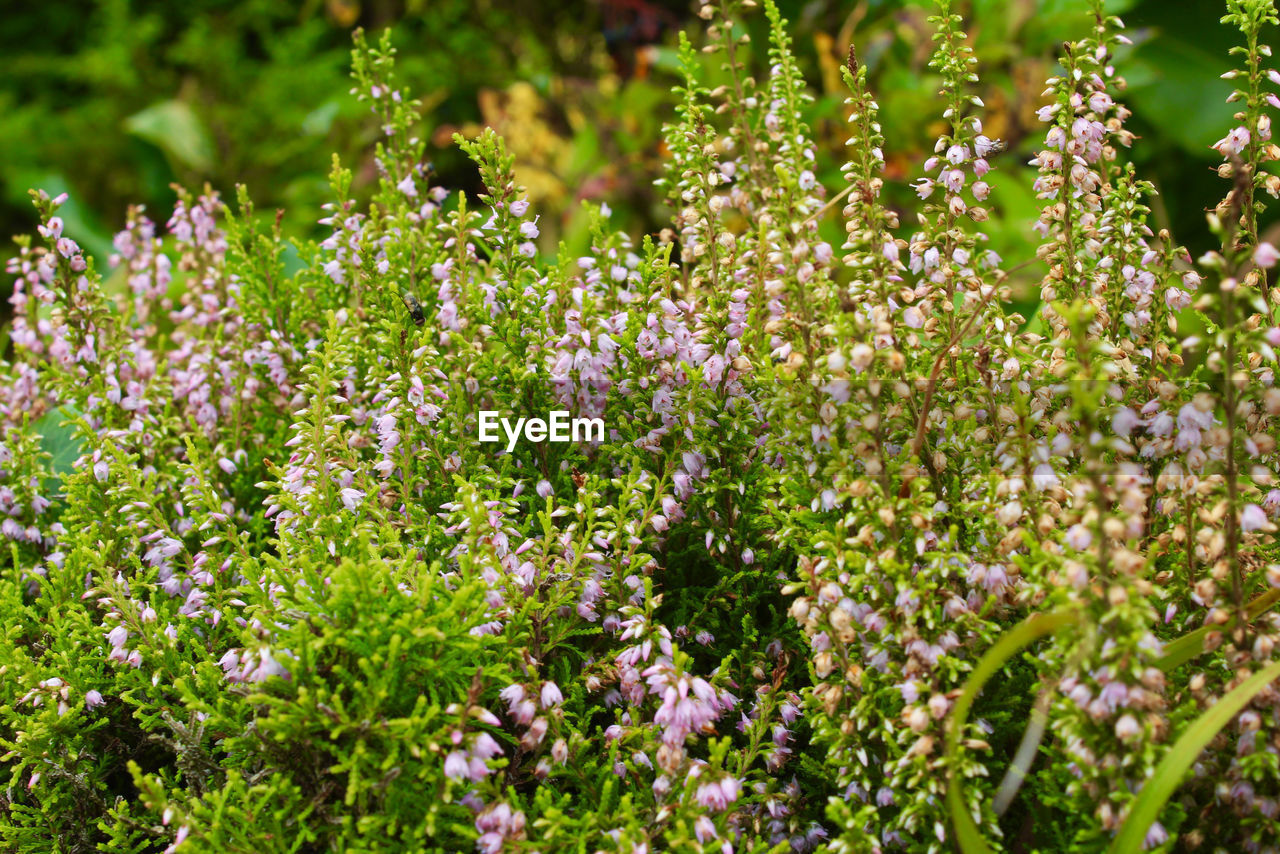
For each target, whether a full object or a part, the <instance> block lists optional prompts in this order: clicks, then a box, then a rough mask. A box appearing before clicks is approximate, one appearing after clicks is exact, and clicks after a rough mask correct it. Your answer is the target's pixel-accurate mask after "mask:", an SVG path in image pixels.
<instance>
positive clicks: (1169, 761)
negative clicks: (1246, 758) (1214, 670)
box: [1108, 661, 1280, 854]
mask: <svg viewBox="0 0 1280 854" xmlns="http://www.w3.org/2000/svg"><path fill="white" fill-rule="evenodd" d="M1277 678H1280V661H1273V662H1272V663H1271V664H1269V665H1267V666H1266V667H1264V668H1263V669H1261V670H1259V671H1258V672H1257V673H1255V674H1253V675H1252V676H1250V677H1249V678H1248V679H1246V680H1244V682H1242V683H1240V685H1238V686H1237V687H1236V688H1235V689H1233V690H1232V691H1230V692H1229V693H1228V694H1227V695H1226V696H1225V697H1223V698H1222V699H1221V700H1219V701H1218V702H1217V703H1215V704H1214V705H1213V707H1212V708H1210V709H1209V710H1208V711H1207V712H1205V713H1204V714H1202V715H1201V716H1200V717H1198V718H1196V719H1195V721H1194V722H1193V723H1192V724H1191V726H1189V727H1187V730H1186V732H1184V733H1183V734H1182V737H1181V738H1179V739H1178V740H1177V742H1175V743H1174V745H1173V747H1171V748H1169V750H1168V752H1167V753H1165V755H1164V759H1162V760H1160V764H1159V765H1157V766H1156V770H1155V772H1154V773H1153V774H1152V775H1151V779H1150V780H1148V781H1147V783H1146V785H1144V786H1143V787H1142V791H1141V792H1140V793H1139V794H1138V797H1137V798H1136V799H1135V800H1134V802H1133V806H1132V808H1131V809H1130V810H1129V817H1128V818H1127V819H1125V822H1124V824H1123V825H1121V826H1120V832H1119V833H1117V834H1116V838H1115V839H1114V840H1112V842H1111V848H1110V849H1108V850H1109V851H1110V852H1111V854H1124V852H1129V851H1141V850H1142V843H1143V840H1144V839H1145V838H1146V835H1147V831H1148V830H1150V829H1151V824H1152V822H1154V821H1155V820H1156V819H1157V818H1159V816H1160V810H1162V809H1163V808H1164V805H1165V802H1167V801H1168V800H1169V798H1171V797H1172V796H1173V793H1174V792H1175V791H1177V789H1178V786H1179V785H1180V784H1181V783H1182V778H1183V777H1184V776H1185V775H1186V773H1187V769H1189V768H1190V767H1191V765H1192V763H1193V762H1195V761H1196V757H1197V756H1199V755H1200V752H1201V751H1202V750H1204V749H1205V747H1206V746H1207V745H1208V744H1209V742H1210V741H1212V740H1213V737H1214V736H1215V735H1217V734H1218V733H1219V732H1220V731H1221V730H1222V728H1223V727H1225V726H1226V725H1227V724H1229V723H1230V722H1231V719H1232V718H1234V717H1235V716H1236V714H1238V713H1239V711H1240V710H1241V709H1243V708H1244V707H1245V706H1246V705H1247V704H1248V703H1249V701H1250V700H1252V699H1253V698H1254V697H1255V696H1257V694H1258V693H1259V692H1260V691H1261V690H1262V689H1263V688H1266V687H1267V686H1268V685H1270V684H1271V683H1272V682H1273V681H1274V680H1275V679H1277Z"/></svg>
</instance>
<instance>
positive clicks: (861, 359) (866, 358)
mask: <svg viewBox="0 0 1280 854" xmlns="http://www.w3.org/2000/svg"><path fill="white" fill-rule="evenodd" d="M873 358H875V351H874V350H872V349H871V348H870V347H869V346H867V345H866V344H854V345H853V350H852V351H851V352H850V359H851V364H852V365H853V369H854V370H855V371H857V372H858V373H862V372H863V371H865V370H866V369H867V366H868V365H870V364H871V360H872V359H873Z"/></svg>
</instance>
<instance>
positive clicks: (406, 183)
mask: <svg viewBox="0 0 1280 854" xmlns="http://www.w3.org/2000/svg"><path fill="white" fill-rule="evenodd" d="M396 189H397V190H399V191H400V192H402V193H404V194H405V195H406V196H408V197H409V198H411V199H412V198H414V197H415V196H417V195H418V188H417V187H416V186H415V185H414V183H413V176H412V175H406V176H405V177H404V180H402V181H401V182H400V183H399V184H396Z"/></svg>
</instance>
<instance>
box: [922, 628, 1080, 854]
mask: <svg viewBox="0 0 1280 854" xmlns="http://www.w3.org/2000/svg"><path fill="white" fill-rule="evenodd" d="M1079 619H1080V618H1079V617H1078V616H1077V615H1076V614H1075V613H1074V612H1071V611H1067V610H1058V611H1051V612H1049V613H1040V614H1032V615H1031V616H1030V617H1027V619H1025V620H1023V621H1022V622H1021V623H1018V625H1016V626H1014V627H1013V628H1011V629H1009V630H1008V631H1006V632H1005V633H1004V634H1002V635H1001V636H1000V639H999V640H998V641H996V642H995V644H994V645H992V647H991V648H990V649H989V650H987V651H986V653H985V654H984V655H983V656H982V658H980V659H979V660H978V663H977V665H976V666H974V668H973V672H972V673H970V674H969V678H968V680H966V681H965V683H964V690H963V691H962V692H961V693H960V696H959V697H957V698H956V704H955V706H954V707H953V708H952V710H951V717H950V719H949V720H948V721H947V745H946V767H947V774H948V778H949V779H948V781H947V809H948V810H949V811H950V813H951V823H952V825H953V826H954V828H955V831H956V841H957V842H958V843H959V845H960V850H961V851H963V852H964V854H987V852H989V851H991V848H990V846H988V845H987V842H986V840H985V839H984V838H983V836H982V831H981V830H979V829H978V825H977V823H976V822H975V821H974V820H973V816H972V815H970V814H969V808H968V806H967V805H966V801H965V797H964V792H963V786H964V783H963V781H962V780H961V779H960V778H959V776H958V775H957V774H956V766H957V764H959V760H960V736H961V734H962V732H963V730H964V724H965V720H966V719H967V718H968V717H969V709H970V707H972V706H973V702H974V700H976V699H977V698H978V694H980V693H981V692H982V686H983V685H985V684H987V681H988V680H989V679H990V678H991V677H992V676H995V675H996V674H997V673H999V672H1000V669H1001V668H1002V667H1004V665H1005V663H1006V662H1008V661H1009V660H1010V659H1011V658H1013V657H1014V656H1015V655H1017V654H1018V652H1019V651H1020V650H1022V649H1023V648H1025V647H1027V646H1029V645H1030V644H1031V643H1033V642H1034V641H1036V640H1039V639H1040V638H1042V637H1044V636H1045V635H1049V634H1054V633H1055V632H1057V631H1059V630H1060V629H1063V628H1065V627H1067V626H1072V625H1075V624H1076V623H1077V622H1078V621H1079Z"/></svg>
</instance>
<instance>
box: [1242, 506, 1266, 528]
mask: <svg viewBox="0 0 1280 854" xmlns="http://www.w3.org/2000/svg"><path fill="white" fill-rule="evenodd" d="M1268 524H1270V523H1269V521H1268V520H1267V511H1265V510H1263V509H1262V508H1261V507H1259V506H1258V505H1257V504H1246V505H1245V506H1244V509H1243V510H1241V511H1240V530H1242V531H1245V532H1246V533H1247V532H1249V531H1257V530H1259V529H1262V528H1265V527H1267V525H1268Z"/></svg>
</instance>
